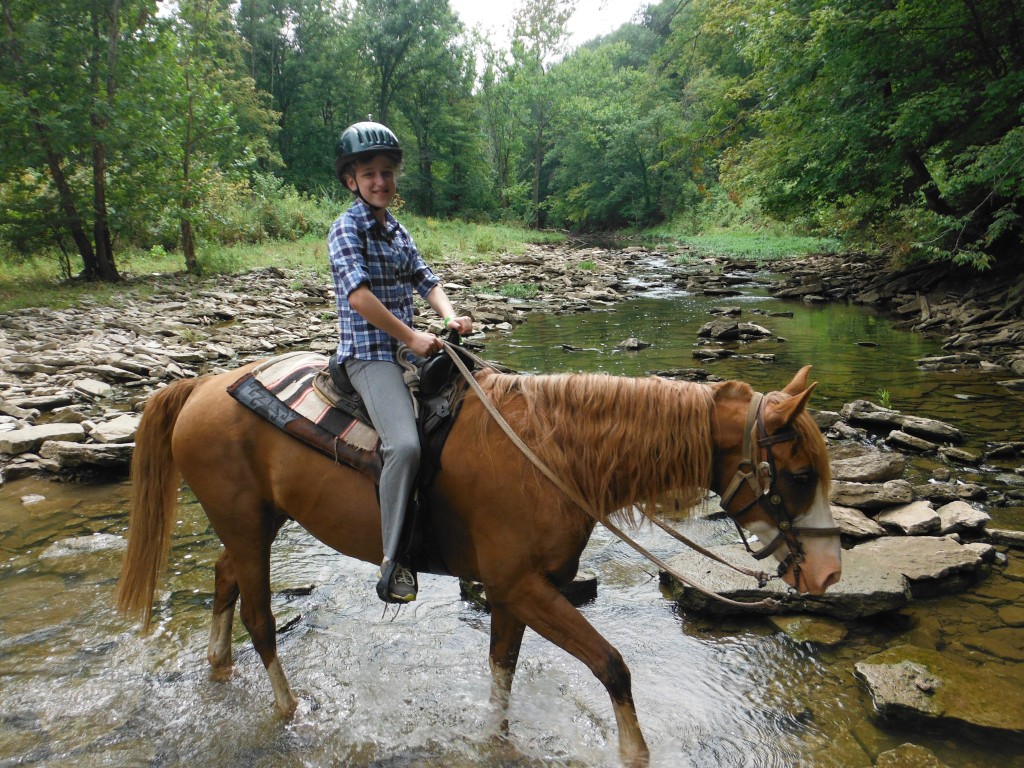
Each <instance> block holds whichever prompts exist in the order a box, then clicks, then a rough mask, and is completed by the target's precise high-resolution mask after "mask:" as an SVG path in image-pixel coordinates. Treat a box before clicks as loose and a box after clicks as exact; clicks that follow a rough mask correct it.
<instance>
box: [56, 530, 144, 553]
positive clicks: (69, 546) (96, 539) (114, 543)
mask: <svg viewBox="0 0 1024 768" xmlns="http://www.w3.org/2000/svg"><path fill="white" fill-rule="evenodd" d="M127 546H128V542H127V541H126V540H125V538H124V537H123V536H115V535H114V534H112V533H94V534H92V535H91V536H76V537H74V538H71V539H61V540H60V541H55V542H54V543H53V544H51V545H50V546H48V547H47V548H46V549H44V550H43V552H42V554H41V555H39V556H40V557H43V558H51V557H68V556H69V555H86V554H92V553H93V552H103V551H105V550H112V549H125V548H126V547H127Z"/></svg>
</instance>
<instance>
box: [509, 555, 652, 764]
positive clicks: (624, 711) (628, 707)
mask: <svg viewBox="0 0 1024 768" xmlns="http://www.w3.org/2000/svg"><path fill="white" fill-rule="evenodd" d="M502 593H503V594H502V597H504V598H505V599H504V600H501V598H499V599H498V600H497V601H495V602H498V603H500V604H504V606H505V607H506V608H507V609H508V610H510V611H511V612H512V613H513V614H514V615H515V616H516V617H517V618H518V619H520V620H521V621H522V622H524V623H525V624H526V626H528V627H530V628H532V629H533V630H534V631H535V632H537V633H538V634H539V635H541V636H542V637H545V638H547V639H548V640H550V641H551V642H552V643H554V644H555V645H557V646H559V647H560V648H564V649H565V650H566V651H568V652H569V653H571V654H572V655H573V656H575V657H576V658H577V659H579V660H580V661H582V662H583V663H584V664H586V665H587V666H588V667H589V668H590V671H591V672H593V673H594V675H595V676H596V677H597V679H598V680H600V681H601V684H602V685H604V687H605V690H606V691H608V695H609V696H610V697H611V700H612V708H613V710H614V712H615V721H616V724H617V725H618V728H619V756H620V757H621V758H622V762H623V763H624V764H625V765H626V766H628V768H646V766H647V765H648V763H649V762H650V751H649V750H648V748H647V742H646V741H644V735H643V733H642V732H641V731H640V722H639V720H638V719H637V716H636V706H635V705H634V703H633V688H632V682H631V678H630V673H629V668H628V667H627V666H626V663H625V662H624V661H623V660H622V655H621V654H620V653H619V652H618V651H617V650H616V649H615V647H614V646H612V644H611V643H609V642H608V641H607V640H605V639H604V637H602V636H601V634H600V633H599V632H598V631H597V630H596V629H594V627H593V626H591V624H590V622H588V621H587V620H586V619H585V618H583V615H582V614H581V613H580V612H579V611H577V610H576V609H575V608H574V607H573V606H572V604H571V603H570V602H569V601H568V600H566V599H565V597H563V596H562V594H561V593H560V592H559V591H558V590H557V589H556V588H555V586H554V585H553V584H552V583H551V582H550V580H548V579H547V578H546V577H544V576H542V575H541V574H533V575H531V576H529V577H527V578H526V579H524V580H523V581H521V582H519V583H517V584H515V585H513V586H512V587H511V588H506V589H505V590H502ZM492 636H493V630H492Z"/></svg>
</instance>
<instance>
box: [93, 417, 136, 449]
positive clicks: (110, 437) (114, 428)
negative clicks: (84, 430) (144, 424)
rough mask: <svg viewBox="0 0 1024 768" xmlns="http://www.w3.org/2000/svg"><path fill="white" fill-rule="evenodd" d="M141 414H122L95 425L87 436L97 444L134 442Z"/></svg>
mask: <svg viewBox="0 0 1024 768" xmlns="http://www.w3.org/2000/svg"><path fill="white" fill-rule="evenodd" d="M141 419H142V415H141V414H137V413H124V414H121V415H120V416H118V417H116V418H114V419H111V420H110V421H106V422H103V423H102V424H98V425H96V428H95V429H93V430H92V432H91V433H90V434H89V436H90V437H91V438H92V439H93V440H95V441H96V442H97V443H130V442H132V441H133V440H135V433H136V432H137V431H138V429H139V421H140V420H141Z"/></svg>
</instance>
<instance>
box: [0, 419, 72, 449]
mask: <svg viewBox="0 0 1024 768" xmlns="http://www.w3.org/2000/svg"><path fill="white" fill-rule="evenodd" d="M50 440H64V441H73V442H78V441H82V440H85V429H84V428H83V427H82V426H81V425H80V424H60V423H58V424H40V425H38V426H34V427H25V428H24V429H15V430H12V431H10V432H0V453H7V454H12V455H14V454H19V453H29V452H30V451H36V450H38V449H39V446H41V445H42V444H43V443H45V442H47V441H50Z"/></svg>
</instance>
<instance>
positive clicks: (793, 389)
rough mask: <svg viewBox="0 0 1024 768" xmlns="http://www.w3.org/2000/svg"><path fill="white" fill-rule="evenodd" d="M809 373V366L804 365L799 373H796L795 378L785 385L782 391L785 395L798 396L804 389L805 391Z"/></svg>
mask: <svg viewBox="0 0 1024 768" xmlns="http://www.w3.org/2000/svg"><path fill="white" fill-rule="evenodd" d="M810 372H811V366H809V365H805V366H804V367H803V368H801V369H800V370H799V371H797V372H796V376H794V377H793V380H792V381H791V382H789V384H787V385H786V388H785V389H784V390H782V391H783V392H785V393H786V394H787V395H799V394H800V393H801V392H803V391H804V390H805V389H807V375H808V374H809V373H810Z"/></svg>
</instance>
